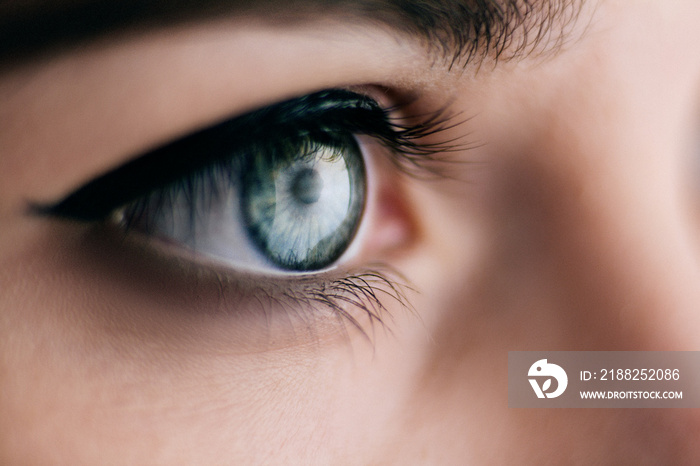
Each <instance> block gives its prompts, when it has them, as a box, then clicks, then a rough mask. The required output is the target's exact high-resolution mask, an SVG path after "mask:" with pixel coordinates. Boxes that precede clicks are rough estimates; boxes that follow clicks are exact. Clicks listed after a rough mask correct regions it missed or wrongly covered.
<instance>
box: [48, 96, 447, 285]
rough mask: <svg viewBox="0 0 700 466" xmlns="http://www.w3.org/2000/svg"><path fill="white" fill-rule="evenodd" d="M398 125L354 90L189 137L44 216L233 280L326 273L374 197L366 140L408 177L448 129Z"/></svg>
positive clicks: (433, 122)
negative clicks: (187, 256) (96, 224)
mask: <svg viewBox="0 0 700 466" xmlns="http://www.w3.org/2000/svg"><path fill="white" fill-rule="evenodd" d="M389 115H390V112H389V111H387V110H385V109H382V108H381V107H380V106H379V104H378V103H377V102H376V101H375V100H373V99H371V98H370V97H368V96H365V95H361V94H358V93H355V92H351V91H348V90H340V89H333V90H326V91H322V92H318V93H315V94H311V95H307V96H302V97H299V98H296V99H291V100H289V101H285V102H282V103H278V104H274V105H271V106H269V107H265V108H262V109H260V110H256V111H253V112H251V113H248V114H246V115H242V116H239V117H235V118H232V119H230V120H226V121H224V122H222V123H219V124H217V125H214V126H212V127H209V128H206V129H203V130H200V131H198V132H195V133H193V134H191V135H189V136H185V137H183V138H181V139H179V140H177V141H174V142H172V143H170V144H167V145H165V146H163V147H160V148H157V149H155V150H153V151H151V152H149V153H147V154H145V155H143V156H141V157H139V158H136V159H135V160H133V161H131V162H129V163H127V164H125V165H123V166H122V167H120V168H117V169H115V170H114V171H112V172H109V173H107V174H105V175H102V176H100V177H98V178H96V179H95V180H93V181H91V182H89V183H88V184H86V185H85V186H83V187H81V188H80V189H78V190H76V191H75V192H74V193H72V194H70V195H69V196H67V197H66V198H65V199H63V200H62V201H60V202H58V203H56V204H54V205H48V206H38V207H37V209H38V210H39V211H41V212H43V213H45V214H49V215H51V216H54V217H60V218H67V219H73V220H82V221H90V222H92V221H105V220H108V219H109V221H113V222H116V223H117V224H118V225H120V226H121V227H123V228H124V230H125V231H127V232H137V233H139V234H141V235H142V236H143V237H146V238H151V239H155V240H157V241H158V242H159V243H160V244H165V245H168V246H169V247H171V250H176V251H185V252H194V253H195V255H196V256H200V257H206V258H208V259H214V260H216V261H219V262H223V263H224V264H226V265H227V266H229V267H231V268H234V269H248V270H255V271H257V272H261V273H264V274H275V273H285V274H289V273H294V272H296V273H298V272H304V273H309V272H318V271H323V270H326V269H329V268H332V267H333V266H334V264H336V263H337V261H338V260H339V259H340V258H341V256H343V254H344V253H345V252H346V251H347V250H348V248H349V247H350V245H351V243H352V242H353V238H354V236H355V233H356V232H357V230H358V227H359V225H360V223H361V221H362V215H363V209H364V204H365V198H366V192H367V190H368V189H371V186H370V187H368V186H367V182H366V170H365V161H364V159H365V156H366V154H365V153H364V152H363V150H362V149H361V145H360V144H359V143H358V137H365V136H366V137H367V139H368V140H375V141H379V142H380V143H381V145H380V146H379V147H381V146H383V147H385V148H388V149H389V150H385V151H384V152H386V153H387V154H389V156H390V157H394V162H395V163H397V164H398V165H402V164H403V165H405V164H406V162H409V163H410V164H411V165H416V164H417V162H416V160H417V158H419V157H425V158H427V155H428V154H429V153H433V152H435V151H436V147H435V146H431V147H429V148H425V147H422V146H420V145H419V144H417V143H416V142H415V140H417V139H419V138H421V137H422V136H424V135H426V134H432V133H433V132H435V131H437V130H439V129H440V128H439V126H440V124H441V123H442V122H443V120H441V119H440V118H439V115H438V116H433V117H432V118H431V119H430V120H429V122H428V123H425V122H423V123H422V124H421V125H419V126H417V127H416V126H413V127H409V126H401V125H398V124H396V122H395V121H392V119H391V118H390V116H389ZM364 146H366V145H365V144H363V145H362V147H364ZM375 147H377V146H376V145H375Z"/></svg>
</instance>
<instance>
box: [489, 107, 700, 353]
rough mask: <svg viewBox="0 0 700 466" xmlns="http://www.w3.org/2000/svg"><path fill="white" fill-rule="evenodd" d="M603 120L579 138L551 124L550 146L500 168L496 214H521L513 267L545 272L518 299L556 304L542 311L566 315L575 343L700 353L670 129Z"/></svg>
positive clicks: (563, 320) (693, 271)
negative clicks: (517, 260)
mask: <svg viewBox="0 0 700 466" xmlns="http://www.w3.org/2000/svg"><path fill="white" fill-rule="evenodd" d="M649 124H650V125H651V124H652V122H650V123H649ZM599 125H600V126H599V127H597V128H596V127H595V126H593V127H592V128H590V129H591V130H593V132H592V133H591V134H590V135H589V139H588V140H586V141H580V142H579V143H578V144H572V139H574V138H575V137H576V135H575V134H572V133H567V131H566V130H567V129H568V128H561V127H559V128H554V129H552V131H553V134H551V135H549V136H548V137H543V138H541V139H542V140H547V141H549V143H548V144H549V145H548V147H546V148H543V147H538V148H536V149H535V151H536V154H534V153H533V154H531V156H530V157H527V156H524V157H521V158H519V159H516V160H512V161H510V162H509V163H510V164H511V165H510V166H509V167H508V168H507V169H505V173H507V175H506V177H507V178H508V179H509V181H507V182H506V183H505V185H506V186H507V187H506V188H505V189H506V192H505V194H503V198H504V199H507V201H505V202H504V205H505V206H506V207H505V209H506V211H505V212H501V214H500V215H501V216H503V215H505V216H506V217H511V218H512V217H515V218H517V219H518V222H519V225H520V228H515V229H514V233H513V235H512V238H513V239H512V241H513V242H514V243H515V244H517V247H518V248H521V249H522V250H524V251H525V252H524V253H523V254H522V257H523V258H524V260H525V262H524V263H521V264H518V267H520V268H521V269H522V268H525V267H528V266H530V267H532V268H533V271H537V272H536V273H539V279H530V280H532V281H533V286H532V287H531V288H530V292H531V293H532V296H524V298H523V299H525V300H528V299H538V300H539V301H540V302H541V303H542V304H541V305H542V306H546V307H549V308H550V311H549V312H543V313H542V314H540V316H541V318H545V319H555V320H557V321H559V322H560V326H561V328H563V329H566V335H561V337H565V340H566V342H567V343H566V345H567V346H569V347H571V349H574V348H579V349H591V350H592V349H595V350H602V349H610V350H614V349H629V350H631V349H655V350H662V349H663V350H668V349H681V348H684V349H695V340H696V332H695V331H694V330H695V329H697V328H699V327H698V320H697V318H696V316H695V314H696V313H695V311H694V309H693V305H692V303H693V302H695V299H696V298H697V297H698V296H697V292H696V291H695V290H696V289H697V288H698V287H697V286H694V285H693V283H697V279H698V277H697V268H696V266H695V258H694V257H693V254H694V253H693V251H694V248H693V247H692V246H693V245H692V244H690V242H689V240H690V239H691V238H692V235H688V234H687V231H685V230H686V229H687V225H688V223H687V222H685V221H684V219H683V211H682V209H680V206H679V204H680V202H679V201H680V200H679V197H678V195H679V194H678V193H679V190H678V189H676V187H675V186H674V184H675V183H677V178H676V177H675V175H674V170H675V168H674V167H675V165H674V163H673V160H674V159H677V158H678V154H674V153H668V151H669V147H673V145H672V144H668V145H666V144H664V142H663V136H659V135H658V134H655V135H654V136H653V137H650V138H644V137H643V135H640V134H639V133H635V132H634V131H627V130H626V128H625V126H626V125H627V126H628V128H633V127H634V125H635V122H634V120H632V119H629V120H627V121H625V119H624V118H622V119H620V120H618V125H617V127H615V128H610V127H609V126H608V127H606V124H605V123H603V122H600V123H599ZM554 126H556V125H554ZM554 133H556V134H554ZM517 235H520V237H518V236H517ZM504 260H507V259H504ZM527 262H530V263H531V264H530V265H528V263H527Z"/></svg>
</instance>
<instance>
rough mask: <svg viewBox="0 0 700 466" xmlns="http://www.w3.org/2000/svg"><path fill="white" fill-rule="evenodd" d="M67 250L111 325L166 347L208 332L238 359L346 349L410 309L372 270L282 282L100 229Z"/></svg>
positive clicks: (381, 271)
mask: <svg viewBox="0 0 700 466" xmlns="http://www.w3.org/2000/svg"><path fill="white" fill-rule="evenodd" d="M65 228H71V227H70V226H66V227H65ZM81 228H83V227H81ZM69 247H70V248H71V251H69V252H70V254H69V256H70V257H72V258H73V260H74V262H73V263H72V264H71V268H72V269H74V270H77V271H79V273H80V274H81V276H84V277H86V280H87V281H89V282H90V283H92V284H91V285H90V286H89V287H88V289H90V290H93V292H98V291H99V296H100V299H101V300H103V301H104V302H103V304H101V305H100V307H101V308H104V309H109V311H104V312H109V313H110V314H111V315H110V316H107V317H103V318H106V319H107V321H108V322H109V323H110V325H112V324H114V323H117V322H130V323H128V324H126V323H125V324H119V325H120V328H121V330H120V331H122V330H123V326H124V325H126V327H127V328H128V329H133V331H134V332H139V333H142V332H147V331H148V332H149V333H154V334H155V335H156V337H155V338H160V337H159V336H158V335H161V334H162V337H163V338H167V340H168V341H171V340H172V339H173V338H175V337H174V335H178V334H180V333H182V332H184V334H182V335H181V336H180V337H178V338H182V339H183V341H187V340H195V339H197V338H199V337H198V336H197V335H202V336H206V335H209V334H210V333H211V332H213V334H214V335H219V336H220V338H221V340H220V341H219V342H209V343H206V345H211V346H212V347H213V346H218V347H225V348H228V349H234V350H235V351H248V350H250V351H261V350H264V351H272V350H274V349H275V347H276V345H278V344H280V345H282V343H280V342H284V344H283V345H282V346H285V347H289V346H293V345H299V344H305V343H307V342H309V341H315V340H318V339H323V340H329V339H330V341H345V338H346V337H347V331H348V329H349V328H353V329H355V330H357V331H358V332H357V333H359V334H361V335H364V336H365V337H366V336H367V334H368V332H369V329H370V328H371V327H372V326H373V325H376V324H377V323H378V322H382V321H384V319H385V318H386V317H387V315H388V311H387V307H388V308H394V307H396V306H399V307H400V308H403V307H405V306H407V300H406V298H405V296H404V292H405V290H407V288H406V287H405V286H404V285H403V284H402V283H403V281H404V280H402V279H401V278H399V275H398V274H397V273H396V272H394V271H392V270H391V269H389V268H387V267H385V266H382V265H379V264H374V265H373V268H372V269H370V268H360V269H355V270H352V269H340V268H339V269H336V270H334V271H330V272H326V273H322V274H314V275H299V276H294V277H284V278H283V277H269V276H256V275H250V274H241V273H238V272H234V271H231V270H229V269H226V268H221V267H215V266H203V265H202V264H199V263H197V262H192V261H188V260H182V259H178V258H174V257H172V256H169V255H164V254H161V253H159V252H158V251H156V250H154V249H153V248H150V247H143V245H142V244H139V242H138V241H134V240H133V239H131V238H125V237H124V236H123V233H122V232H120V231H117V230H115V229H113V228H110V227H109V226H104V225H103V226H100V227H92V228H91V229H90V230H89V231H86V232H85V234H84V235H82V236H81V240H80V241H78V242H76V243H75V244H72V245H71V246H69ZM76 291H79V290H76ZM149 328H150V329H151V330H150V331H149V330H148V329H149ZM159 328H160V329H161V330H157V329H159ZM300 330H302V331H300ZM129 331H132V330H129ZM149 338H150V337H149ZM216 338H219V337H216Z"/></svg>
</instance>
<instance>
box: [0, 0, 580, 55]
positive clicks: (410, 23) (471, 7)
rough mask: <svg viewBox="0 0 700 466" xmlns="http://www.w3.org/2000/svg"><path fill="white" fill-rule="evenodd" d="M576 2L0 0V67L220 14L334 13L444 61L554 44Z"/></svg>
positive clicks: (285, 17) (286, 17)
mask: <svg viewBox="0 0 700 466" xmlns="http://www.w3.org/2000/svg"><path fill="white" fill-rule="evenodd" d="M583 1H584V0H119V1H114V0H15V1H6V2H1V3H0V44H3V45H2V46H1V47H0V65H5V66H12V65H17V64H21V63H23V62H25V61H28V60H31V59H34V58H37V57H41V56H43V55H49V54H51V53H58V52H61V51H63V50H65V49H70V48H74V47H77V46H80V45H82V44H85V43H89V42H92V41H95V40H98V39H101V38H103V37H109V36H110V35H114V34H118V33H128V32H139V31H144V30H149V29H156V28H163V27H168V26H176V25H179V24H185V23H192V22H195V21H204V20H209V19H216V18H221V17H228V16H242V17H253V18H261V19H265V20H270V21H285V22H290V21H295V20H296V21H298V20H308V19H313V18H318V17H328V16H339V17H349V18H357V19H361V20H365V21H373V22H377V23H380V24H383V25H386V26H389V27H390V28H392V29H394V30H396V31H399V32H400V33H405V34H411V35H414V36H416V37H419V38H421V39H422V40H423V41H424V43H425V44H426V45H427V46H428V47H429V48H431V49H434V50H436V51H438V52H440V53H441V54H442V56H443V57H444V58H446V59H448V60H449V61H450V62H451V63H450V64H451V65H455V64H457V63H467V62H469V61H471V60H472V58H474V57H480V58H486V57H488V56H493V57H496V58H498V57H500V56H502V55H507V56H509V57H515V56H517V55H519V54H522V53H523V52H527V51H529V50H534V49H535V48H536V47H537V46H538V45H541V44H543V43H547V44H551V43H559V42H561V41H562V40H563V39H564V35H565V34H564V30H565V29H566V26H567V25H568V24H570V23H571V22H572V21H573V20H575V18H576V16H577V13H578V11H579V8H580V4H581V3H582V2H583Z"/></svg>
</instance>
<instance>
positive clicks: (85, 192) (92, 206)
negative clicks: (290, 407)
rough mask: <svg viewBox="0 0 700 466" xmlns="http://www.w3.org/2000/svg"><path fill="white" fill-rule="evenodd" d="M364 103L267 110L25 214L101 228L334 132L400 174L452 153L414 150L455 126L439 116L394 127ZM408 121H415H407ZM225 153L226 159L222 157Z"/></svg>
mask: <svg viewBox="0 0 700 466" xmlns="http://www.w3.org/2000/svg"><path fill="white" fill-rule="evenodd" d="M397 108H398V107H396V108H392V109H383V108H381V107H380V106H379V104H378V103H377V102H376V101H375V100H374V99H372V98H370V97H368V96H365V95H362V94H357V93H355V92H352V91H348V90H342V89H331V90H325V91H320V92H317V93H315V94H310V95H307V96H303V97H299V98H296V99H291V100H288V101H285V102H281V103H278V104H273V105H270V106H267V107H264V108H262V109H259V110H255V111H253V112H250V113H247V114H245V115H242V116H239V117H235V118H232V119H229V120H226V121H224V122H222V123H218V124H215V125H213V126H210V127H208V128H205V129H202V130H199V131H196V132H194V133H192V134H190V135H187V136H184V137H182V138H180V139H178V140H176V141H173V142H170V143H168V144H166V145H164V146H161V147H159V148H156V149H154V150H152V151H150V152H148V153H147V154H145V155H143V156H141V157H138V158H136V159H133V160H131V161H129V162H127V163H126V164H124V165H122V166H120V167H118V168H116V169H114V170H112V171H110V172H107V173H106V174H103V175H101V176H98V177H97V178H95V179H93V180H92V181H89V182H88V183H86V184H85V185H83V186H82V187H80V188H78V189H77V190H75V191H73V192H72V193H71V194H69V195H68V196H66V197H64V198H63V199H62V200H60V201H58V202H56V203H52V204H40V203H30V206H29V210H30V212H31V213H33V214H39V215H44V216H50V217H56V218H64V219H70V220H78V221H86V222H90V221H101V220H104V219H106V218H107V217H109V216H110V215H111V214H112V213H113V212H114V211H115V210H116V209H118V208H120V207H123V206H125V205H127V204H129V203H130V202H133V201H135V200H137V199H139V198H141V197H143V196H146V195H149V194H150V193H153V192H155V191H157V190H158V189H162V188H165V187H167V186H169V185H172V184H173V183H176V182H178V181H180V180H182V179H184V178H187V177H188V176H192V175H193V174H194V173H196V172H198V171H200V170H203V169H206V168H207V167H210V166H213V165H216V164H219V163H226V162H227V161H230V160H231V159H232V158H235V154H236V153H237V152H238V151H239V150H240V148H243V149H244V148H246V147H251V146H254V145H255V144H258V143H265V144H268V143H269V142H268V141H269V140H270V139H271V137H270V134H274V135H275V137H274V138H272V139H276V140H284V139H285V138H287V139H289V140H295V138H297V139H298V138H299V137H302V136H303V135H304V134H306V135H313V136H314V137H316V138H319V139H323V138H324V137H326V138H327V137H329V135H330V136H332V133H333V132H335V131H337V132H342V133H351V134H365V135H368V136H370V137H372V138H375V139H377V140H378V141H379V142H380V143H381V144H383V145H384V146H386V147H387V148H389V149H390V151H389V152H390V156H391V157H392V160H393V161H394V163H395V165H397V166H398V167H402V168H404V169H405V170H406V171H413V172H415V171H416V170H417V171H421V170H424V171H431V172H432V171H433V170H432V169H431V168H430V167H429V164H427V163H426V162H429V161H434V160H436V157H434V156H435V154H438V153H443V152H450V151H453V150H457V149H458V148H459V146H457V145H453V144H452V143H453V142H454V141H444V142H438V143H431V144H421V142H420V141H419V140H420V139H421V138H424V137H426V136H429V135H433V134H436V133H438V132H441V131H444V130H446V129H450V128H453V127H454V126H456V125H458V124H461V122H457V123H456V124H450V120H451V118H452V117H451V116H449V115H447V112H446V111H445V110H444V109H441V110H439V111H438V112H434V113H432V114H428V115H425V116H421V117H419V118H418V120H419V122H418V123H416V124H409V123H402V121H408V120H409V119H408V118H405V119H404V118H401V119H396V118H392V117H391V116H390V114H391V113H392V112H394V111H395V110H396V109H397ZM411 119H416V118H415V117H414V118H411ZM229 148H233V153H231V151H230V150H229Z"/></svg>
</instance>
